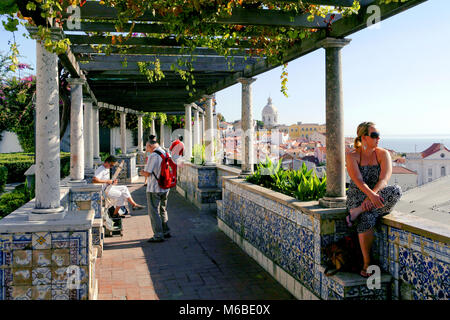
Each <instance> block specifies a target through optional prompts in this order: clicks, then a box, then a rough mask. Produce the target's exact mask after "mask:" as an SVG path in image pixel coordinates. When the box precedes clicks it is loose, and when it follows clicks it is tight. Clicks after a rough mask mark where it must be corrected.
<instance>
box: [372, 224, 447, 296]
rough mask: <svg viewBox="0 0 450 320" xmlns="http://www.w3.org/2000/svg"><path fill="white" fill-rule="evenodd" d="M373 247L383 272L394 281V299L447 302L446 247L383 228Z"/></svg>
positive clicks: (408, 232) (411, 233) (389, 227)
mask: <svg viewBox="0 0 450 320" xmlns="http://www.w3.org/2000/svg"><path fill="white" fill-rule="evenodd" d="M375 244H376V247H375V250H376V251H377V253H378V255H379V258H380V264H381V267H382V269H383V270H385V271H387V272H389V273H390V274H391V275H392V276H393V278H394V282H393V288H392V289H393V290H392V293H393V298H394V299H404V300H430V299H432V300H449V299H450V247H449V244H448V243H444V242H442V241H438V240H433V239H431V238H428V237H425V236H423V235H419V234H417V233H413V232H410V231H406V230H401V229H398V228H394V227H392V226H387V225H383V226H382V227H381V229H380V230H378V232H377V233H376V241H375Z"/></svg>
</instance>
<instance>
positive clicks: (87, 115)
mask: <svg viewBox="0 0 450 320" xmlns="http://www.w3.org/2000/svg"><path fill="white" fill-rule="evenodd" d="M83 102H84V127H83V136H84V155H85V157H84V171H85V172H86V173H88V172H89V173H93V170H94V130H93V121H92V120H93V116H92V102H93V100H92V99H89V98H85V99H84V101H83Z"/></svg>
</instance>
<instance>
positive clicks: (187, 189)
mask: <svg viewBox="0 0 450 320" xmlns="http://www.w3.org/2000/svg"><path fill="white" fill-rule="evenodd" d="M177 179H178V180H177V187H176V189H177V191H178V193H180V194H181V195H182V196H183V197H185V198H186V199H187V200H188V201H190V202H191V203H192V204H193V205H195V206H196V207H197V208H198V209H199V210H202V211H211V212H215V211H216V210H217V206H216V200H220V199H221V193H222V191H221V188H220V187H218V185H217V167H216V166H201V165H196V164H193V163H190V162H186V161H183V160H181V161H178V166H177Z"/></svg>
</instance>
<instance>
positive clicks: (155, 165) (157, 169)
mask: <svg viewBox="0 0 450 320" xmlns="http://www.w3.org/2000/svg"><path fill="white" fill-rule="evenodd" d="M156 150H158V151H159V152H161V153H162V154H166V151H165V150H164V149H163V148H161V147H158V148H156V149H155V151H156ZM155 151H153V152H152V153H151V154H150V156H149V157H148V160H147V164H146V165H145V169H144V171H146V172H148V173H150V176H149V177H148V178H147V192H152V193H155V192H167V191H169V190H170V189H163V188H161V187H160V186H159V184H158V180H156V178H155V175H156V176H157V177H158V178H159V175H160V173H161V163H162V158H161V156H160V155H159V154H157V153H156V152H155ZM153 173H154V174H153Z"/></svg>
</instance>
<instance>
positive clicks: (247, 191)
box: [217, 178, 390, 300]
mask: <svg viewBox="0 0 450 320" xmlns="http://www.w3.org/2000/svg"><path fill="white" fill-rule="evenodd" d="M345 214H346V213H345V210H343V209H332V208H321V207H320V206H319V205H318V202H317V201H310V202H300V201H297V200H296V199H294V198H292V197H289V196H286V195H283V194H280V193H278V192H273V191H271V190H268V189H266V188H263V187H260V186H256V185H253V184H250V183H247V182H245V181H244V180H242V179H237V178H224V187H223V200H222V202H221V203H220V204H219V210H218V213H217V218H218V224H219V228H221V229H222V230H223V231H224V232H225V233H226V234H228V235H229V236H230V237H231V238H232V239H233V240H234V241H235V242H237V243H238V244H239V245H240V246H241V248H243V249H244V250H245V251H246V252H247V253H248V254H249V255H251V256H252V257H253V258H255V260H256V261H257V262H258V263H260V264H261V265H262V266H263V267H264V268H265V269H266V270H267V271H268V272H269V273H270V274H272V276H274V278H275V279H277V280H278V281H279V282H280V283H281V284H282V285H283V286H285V287H286V289H288V290H289V291H290V292H291V293H292V294H293V295H294V296H296V297H297V298H298V299H307V300H311V299H324V300H342V299H380V300H383V299H387V297H388V295H389V289H390V288H389V281H390V277H389V276H388V275H383V276H382V279H381V280H382V286H381V288H380V289H379V290H376V289H374V290H370V289H368V288H367V284H366V280H365V279H364V278H362V277H360V276H359V275H357V274H349V273H343V272H340V273H338V274H336V275H334V276H330V277H327V276H325V275H324V269H325V268H324V266H323V265H324V263H325V261H326V257H325V255H324V254H323V251H322V249H323V248H324V247H325V246H327V245H328V244H330V243H332V242H334V241H337V240H339V239H341V238H342V237H344V236H346V235H348V234H349V233H348V228H347V227H346V225H345V220H344V219H345Z"/></svg>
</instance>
